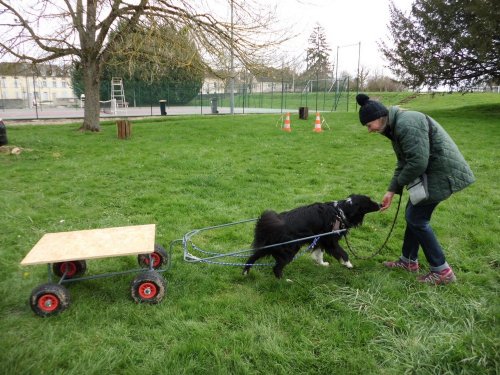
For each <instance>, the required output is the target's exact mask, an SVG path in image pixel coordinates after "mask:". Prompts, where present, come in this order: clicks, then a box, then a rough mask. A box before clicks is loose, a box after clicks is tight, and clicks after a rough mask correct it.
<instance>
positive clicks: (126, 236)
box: [21, 224, 156, 265]
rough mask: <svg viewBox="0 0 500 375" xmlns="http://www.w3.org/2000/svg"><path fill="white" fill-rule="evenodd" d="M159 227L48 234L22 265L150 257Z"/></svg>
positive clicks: (138, 226) (141, 226) (115, 228)
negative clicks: (148, 255) (131, 256)
mask: <svg viewBox="0 0 500 375" xmlns="http://www.w3.org/2000/svg"><path fill="white" fill-rule="evenodd" d="M155 230H156V225H155V224H146V225H134V226H126V227H114V228H103V229H89V230H79V231H73V232H58V233H46V234H45V235H43V237H42V238H41V239H40V240H39V241H38V242H37V244H36V245H35V246H34V247H33V248H32V249H31V251H30V252H29V253H28V255H26V257H25V258H24V259H23V260H22V261H21V264H22V265H28V264H42V263H58V262H67V261H71V260H85V259H97V258H107V257H115V256H124V255H137V254H148V253H152V252H153V251H154V246H155Z"/></svg>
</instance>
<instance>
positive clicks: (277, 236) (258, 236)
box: [252, 211, 285, 249]
mask: <svg viewBox="0 0 500 375" xmlns="http://www.w3.org/2000/svg"><path fill="white" fill-rule="evenodd" d="M284 234H285V222H284V220H283V219H282V218H281V217H280V216H279V214H278V213H276V212H274V211H265V212H264V213H263V214H262V215H261V217H260V218H259V220H257V224H256V225H255V236H254V241H253V244H252V246H253V248H254V249H257V248H259V247H263V246H268V245H272V244H275V243H280V242H283V237H284Z"/></svg>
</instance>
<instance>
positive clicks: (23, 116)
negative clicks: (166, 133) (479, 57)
mask: <svg viewBox="0 0 500 375" xmlns="http://www.w3.org/2000/svg"><path fill="white" fill-rule="evenodd" d="M218 110H219V114H229V113H230V108H229V107H220V108H219V109H218ZM166 111H167V116H173V115H210V114H211V108H210V107H167V108H166ZM292 111H293V110H289V109H288V110H287V109H283V111H282V110H281V109H279V108H278V109H273V108H235V109H234V113H235V114H243V113H284V112H292ZM160 115H161V114H160V108H159V107H130V108H127V109H126V110H124V109H120V110H119V111H118V112H117V113H116V114H107V113H101V119H103V120H105V119H106V118H117V117H147V116H160ZM0 118H2V119H4V120H6V121H8V120H11V121H16V122H18V121H22V120H30V121H31V120H43V119H70V120H71V119H75V120H78V119H82V118H83V108H50V107H42V108H38V111H37V110H36V109H35V108H22V109H0Z"/></svg>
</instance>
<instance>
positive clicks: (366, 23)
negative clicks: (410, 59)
mask: <svg viewBox="0 0 500 375" xmlns="http://www.w3.org/2000/svg"><path fill="white" fill-rule="evenodd" d="M274 1H275V2H276V4H277V6H278V14H279V15H281V17H280V19H281V20H282V21H284V22H286V23H287V24H289V25H290V27H293V28H294V30H295V31H300V32H301V35H300V36H299V37H297V41H296V43H294V45H296V46H302V48H301V50H298V51H297V55H298V54H299V53H300V52H303V51H304V50H305V49H306V48H307V46H308V38H309V36H310V35H311V33H312V30H313V28H314V26H315V24H316V23H319V24H320V25H321V26H322V27H323V29H324V30H325V35H326V38H327V42H328V44H329V45H330V48H331V54H332V61H334V60H335V59H336V54H337V46H340V48H339V71H343V70H347V71H349V72H351V71H352V72H355V71H356V70H357V60H358V43H359V42H361V54H360V62H361V65H363V66H366V67H369V69H370V70H371V71H372V72H373V71H374V70H379V71H380V72H382V69H384V68H383V66H384V65H386V64H385V62H384V60H383V57H382V54H381V53H380V52H379V51H378V47H377V41H379V40H382V39H384V40H386V39H387V36H388V35H389V32H388V28H387V25H388V24H389V21H390V13H389V4H390V1H389V0H274ZM394 3H395V5H396V6H397V7H398V8H399V9H401V10H403V11H406V12H407V11H409V10H410V8H411V4H412V3H413V0H395V1H394ZM297 49H298V48H297ZM304 56H305V55H304ZM384 73H386V74H388V73H389V71H388V69H384Z"/></svg>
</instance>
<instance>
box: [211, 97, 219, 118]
mask: <svg viewBox="0 0 500 375" xmlns="http://www.w3.org/2000/svg"><path fill="white" fill-rule="evenodd" d="M210 108H211V109H212V113H213V114H217V113H219V111H218V110H217V98H212V99H210Z"/></svg>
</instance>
